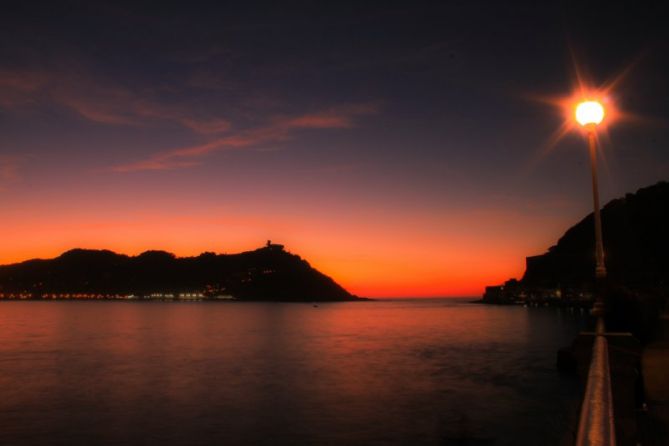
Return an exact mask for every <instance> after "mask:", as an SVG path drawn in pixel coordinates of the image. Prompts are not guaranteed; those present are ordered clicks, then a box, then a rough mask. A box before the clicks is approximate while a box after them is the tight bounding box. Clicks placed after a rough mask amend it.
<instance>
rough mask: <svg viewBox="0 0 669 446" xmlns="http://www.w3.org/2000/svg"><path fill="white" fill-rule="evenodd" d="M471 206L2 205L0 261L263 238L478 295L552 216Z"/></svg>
mask: <svg viewBox="0 0 669 446" xmlns="http://www.w3.org/2000/svg"><path fill="white" fill-rule="evenodd" d="M72 212H73V213H74V211H72ZM481 212H482V211H476V213H475V214H465V215H455V214H449V215H448V219H447V218H446V217H443V216H439V215H437V217H438V218H439V219H441V220H442V222H443V224H442V223H436V224H435V222H431V221H430V219H431V218H434V217H435V215H434V214H431V213H429V212H427V211H426V212H424V213H421V214H414V215H407V216H405V217H398V218H397V219H396V220H397V221H395V222H393V223H392V224H388V225H387V226H385V227H378V226H376V225H374V223H373V220H372V222H371V223H364V224H361V223H360V222H359V221H351V220H345V219H343V218H342V217H339V218H338V219H337V217H332V218H330V219H328V222H327V223H324V222H322V221H320V222H317V221H316V220H313V221H310V220H309V219H305V218H303V217H302V218H298V217H295V216H293V215H281V216H277V217H276V218H274V219H272V220H271V221H268V220H267V218H265V217H263V216H253V215H247V216H246V217H243V218H240V217H238V216H233V214H226V213H222V214H219V215H214V214H212V213H204V214H202V213H193V214H192V215H189V216H181V217H175V216H174V215H170V214H162V213H153V214H141V213H139V212H138V211H136V212H133V213H130V214H131V215H128V216H126V217H109V216H95V213H94V212H93V213H91V212H88V213H87V212H83V211H82V212H77V213H76V214H73V213H70V214H68V215H67V216H65V215H54V216H53V217H51V218H50V222H49V225H45V224H44V222H43V220H40V219H23V218H21V217H16V216H11V215H9V216H7V217H6V218H5V220H4V221H3V222H2V223H0V230H2V231H3V233H4V234H5V235H6V240H7V241H6V243H5V245H4V247H3V252H2V254H0V263H3V264H6V263H14V262H20V261H25V260H28V259H32V258H53V257H56V256H58V255H60V254H61V253H63V252H64V251H66V250H69V249H72V248H87V249H109V250H112V251H114V252H117V253H120V254H127V255H137V254H139V253H141V252H143V251H146V250H150V249H162V250H166V251H169V252H172V253H174V254H176V255H177V256H196V255H198V254H200V253H202V252H204V251H214V252H218V253H228V254H232V253H237V252H243V251H248V250H253V249H256V248H259V247H261V246H262V245H263V243H264V241H265V240H266V239H268V238H270V239H272V240H274V241H275V242H277V243H283V244H285V245H286V249H287V250H288V251H290V252H292V253H295V254H298V255H300V256H301V257H302V258H304V259H305V260H307V261H308V262H309V263H310V264H311V265H312V266H313V267H315V268H317V269H318V270H320V271H321V272H323V273H324V274H326V275H328V276H330V277H332V278H333V279H334V280H335V281H336V282H337V283H339V284H341V285H342V286H343V287H344V288H346V289H347V290H348V291H350V292H351V293H353V294H356V295H359V296H362V297H437V296H446V297H450V296H480V295H481V294H482V293H483V290H484V288H485V286H487V285H494V284H498V283H502V282H503V281H505V280H507V279H509V278H511V277H520V276H521V275H522V274H523V271H524V267H525V264H524V258H525V256H526V255H532V254H539V253H541V252H543V251H544V249H545V247H546V246H548V245H549V243H550V237H547V235H546V234H545V228H546V227H555V226H556V223H555V222H554V221H553V220H554V219H553V217H552V216H549V215H541V213H538V215H531V216H528V217H527V218H523V220H525V222H524V223H521V224H520V226H521V227H519V223H518V218H519V216H518V215H516V214H509V213H508V211H507V213H506V214H505V213H503V212H502V211H498V210H491V211H489V212H486V213H481ZM19 220H22V221H21V223H19V222H18V221H19ZM488 222H494V224H488ZM410 227H413V228H415V230H414V231H412V234H411V237H410V238H401V237H398V236H397V234H400V233H401V231H402V229H406V228H410ZM542 228H544V230H542ZM528 234H531V236H529V237H528ZM533 239H534V241H531V240H533Z"/></svg>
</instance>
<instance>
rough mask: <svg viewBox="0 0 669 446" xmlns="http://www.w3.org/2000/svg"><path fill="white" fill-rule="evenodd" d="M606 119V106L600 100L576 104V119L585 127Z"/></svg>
mask: <svg viewBox="0 0 669 446" xmlns="http://www.w3.org/2000/svg"><path fill="white" fill-rule="evenodd" d="M603 119H604V107H603V106H602V104H601V103H600V102H598V101H583V102H581V103H580V104H578V105H577V106H576V121H577V122H578V123H579V124H581V125H582V126H583V127H586V126H596V125H597V124H599V123H601V122H602V120H603Z"/></svg>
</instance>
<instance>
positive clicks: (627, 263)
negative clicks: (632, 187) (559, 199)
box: [520, 182, 669, 291]
mask: <svg viewBox="0 0 669 446" xmlns="http://www.w3.org/2000/svg"><path fill="white" fill-rule="evenodd" d="M601 215H602V228H603V242H604V251H605V256H606V257H605V263H606V268H607V271H608V277H609V279H610V280H611V281H612V282H613V283H615V284H617V285H620V286H624V287H626V288H629V289H632V290H643V291H657V290H662V291H666V290H667V286H668V285H669V256H667V253H668V252H669V232H668V230H669V183H667V182H660V183H657V184H655V185H653V186H650V187H646V188H643V189H639V190H638V191H637V192H636V193H633V194H627V195H626V196H625V197H623V198H619V199H616V200H612V201H610V202H609V203H608V204H606V206H604V208H603V209H602V212H601ZM593 225H594V223H593V215H592V214H590V215H588V216H587V217H585V218H584V219H583V220H581V221H580V222H579V223H578V224H576V225H575V226H573V227H572V228H570V229H569V230H568V231H567V232H566V233H565V234H564V235H563V236H562V237H561V238H560V239H559V240H558V242H557V244H556V245H555V246H552V247H550V248H549V249H548V252H547V253H545V254H543V255H540V256H534V257H528V258H527V268H526V270H525V274H524V275H523V278H522V279H521V280H520V284H521V285H522V286H524V287H525V288H537V287H572V288H580V289H583V288H588V287H590V286H591V285H592V282H593V280H594V269H595V254H594V249H595V248H594V247H595V242H594V227H593Z"/></svg>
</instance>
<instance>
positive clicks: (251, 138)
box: [0, 68, 377, 172]
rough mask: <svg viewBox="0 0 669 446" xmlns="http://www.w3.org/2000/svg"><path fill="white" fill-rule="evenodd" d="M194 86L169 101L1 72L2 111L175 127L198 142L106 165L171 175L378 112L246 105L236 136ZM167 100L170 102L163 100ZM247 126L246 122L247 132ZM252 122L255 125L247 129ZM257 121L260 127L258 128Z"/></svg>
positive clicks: (368, 107) (104, 84) (67, 76)
mask: <svg viewBox="0 0 669 446" xmlns="http://www.w3.org/2000/svg"><path fill="white" fill-rule="evenodd" d="M189 88H194V87H193V86H190V85H188V83H186V84H185V85H182V86H181V87H174V89H176V90H178V91H177V93H176V94H174V93H175V92H174V91H172V90H170V91H169V92H168V93H169V94H167V95H162V94H160V93H161V92H162V90H159V91H158V93H157V92H156V91H152V90H149V89H132V88H130V87H128V86H125V85H120V84H117V83H114V82H112V81H110V80H109V79H104V78H100V77H96V76H93V75H92V74H90V73H89V72H87V71H86V70H85V69H83V68H81V69H77V70H69V71H67V72H63V71H58V70H56V69H54V70H52V71H49V72H48V73H47V72H46V71H31V70H27V69H23V70H22V69H13V70H9V69H5V70H0V107H2V108H5V109H11V108H13V107H16V106H18V105H23V104H39V103H46V102H48V103H52V104H53V103H55V104H58V105H60V106H61V107H64V108H66V109H68V110H71V111H72V112H74V113H76V114H77V115H79V116H80V117H81V118H83V119H85V120H87V121H91V122H95V123H99V124H105V125H114V126H133V127H144V126H150V125H155V124H161V125H164V124H165V123H172V124H177V125H179V126H181V127H183V128H186V129H188V130H190V131H191V132H193V133H194V134H195V135H198V137H200V138H204V139H205V141H204V142H202V143H200V144H195V145H192V146H186V147H181V148H177V149H173V150H167V151H163V152H158V153H156V154H154V155H152V156H149V157H148V158H145V159H141V160H138V161H135V162H131V163H127V164H121V165H117V166H114V167H112V170H113V171H116V172H132V171H147V170H171V169H181V168H187V167H193V166H196V165H198V164H200V163H201V162H202V158H203V157H205V156H206V155H208V154H210V153H212V152H217V151H221V150H230V149H242V148H247V147H251V146H256V145H260V144H267V143H274V142H280V141H285V140H288V139H291V138H293V137H294V136H295V133H297V132H299V131H301V130H309V129H312V130H314V129H316V130H317V129H346V128H351V127H353V126H354V125H355V123H356V121H357V120H358V118H359V117H361V116H363V115H369V114H372V113H376V111H377V106H376V105H375V104H369V103H364V104H348V105H338V106H334V107H330V108H326V109H323V110H319V111H316V112H309V113H291V114H288V113H286V114H276V110H278V109H289V107H287V106H286V104H273V107H272V109H273V110H274V112H271V111H268V110H266V109H265V108H264V107H252V108H253V109H254V110H255V112H253V113H251V114H249V113H244V115H243V116H241V117H237V118H239V119H241V120H242V121H245V122H246V123H247V124H246V125H245V126H244V128H243V129H241V130H235V126H234V125H233V122H232V120H231V119H229V118H228V117H227V116H221V115H220V114H219V113H220V111H219V110H212V109H211V107H210V108H209V109H207V107H199V106H197V104H196V103H194V102H192V101H193V100H192V99H191V97H190V96H189V95H187V94H185V93H188V91H189V90H188V89H189ZM165 97H168V98H170V99H165ZM249 122H250V123H252V124H251V127H248V125H249ZM253 123H254V124H253ZM258 123H259V124H258Z"/></svg>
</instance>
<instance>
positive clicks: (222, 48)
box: [0, 1, 669, 297]
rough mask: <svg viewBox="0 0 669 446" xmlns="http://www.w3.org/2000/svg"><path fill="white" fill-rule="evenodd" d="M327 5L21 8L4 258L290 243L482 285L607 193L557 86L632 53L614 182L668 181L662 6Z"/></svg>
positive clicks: (7, 57)
mask: <svg viewBox="0 0 669 446" xmlns="http://www.w3.org/2000/svg"><path fill="white" fill-rule="evenodd" d="M324 3H325V2H273V3H268V5H269V6H268V5H262V4H260V3H255V2H245V1H244V2H241V1H240V2H219V3H218V4H217V6H205V5H204V4H202V5H197V2H182V3H181V5H182V6H181V7H172V6H167V5H164V4H160V6H159V7H158V6H149V5H144V4H142V3H141V2H132V3H128V4H127V5H126V6H118V4H119V2H111V1H109V2H96V3H95V4H94V2H88V1H63V2H43V3H40V2H30V1H26V2H14V4H13V5H11V6H7V5H3V12H2V16H1V17H0V203H1V207H0V209H1V210H2V214H1V215H2V218H1V219H0V234H1V235H2V241H1V243H0V263H9V262H16V261H22V260H26V259H30V258H34V257H42V258H48V257H54V256H56V255H58V254H60V253H61V252H63V251H65V250H67V249H71V248H74V247H82V248H105V249H111V250H113V251H117V252H120V253H125V254H138V253H140V252H142V251H144V250H147V249H164V250H167V251H171V252H174V253H175V254H177V255H180V256H182V255H183V256H185V255H197V254H199V253H200V252H202V251H216V252H221V253H223V252H226V253H234V252H239V251H244V250H250V249H254V248H256V247H259V246H261V245H262V244H264V243H265V241H266V240H267V239H272V240H273V241H275V242H277V243H283V244H285V245H286V247H287V249H288V250H290V251H291V252H294V253H297V254H299V255H301V256H302V257H304V258H306V259H307V260H308V261H309V262H310V263H311V264H312V265H313V266H315V267H316V268H318V269H320V270H321V271H323V272H324V273H326V274H328V275H330V276H332V277H333V278H334V279H335V280H337V281H338V282H339V283H341V284H342V285H343V286H344V287H346V288H347V289H348V290H350V291H351V292H353V293H356V294H359V295H362V296H370V297H380V296H389V297H399V296H415V297H419V296H463V295H466V296H469V295H477V294H480V293H481V292H482V291H483V287H484V286H485V285H489V284H495V283H499V282H502V281H503V280H506V279H507V278H509V277H514V276H515V277H519V276H521V275H522V273H523V270H524V262H525V256H527V255H535V254H540V253H542V252H544V251H545V250H546V248H548V247H549V246H550V245H551V244H553V243H554V242H555V241H556V240H557V239H558V237H559V236H560V235H562V233H563V232H564V231H565V230H566V229H567V228H568V227H569V226H571V225H572V224H574V223H576V222H577V221H578V220H580V219H581V218H582V217H583V216H585V215H586V214H587V213H588V212H589V211H590V210H591V206H592V202H591V195H590V177H589V175H590V172H589V168H588V158H587V151H586V149H585V143H584V141H583V139H582V137H581V136H580V135H578V134H573V135H567V136H566V137H565V138H563V139H561V140H560V141H559V142H557V143H556V144H551V138H552V136H553V135H554V134H555V132H556V131H558V130H559V128H560V126H561V125H562V124H563V121H564V119H565V117H564V115H563V111H562V110H561V109H559V108H558V107H554V106H552V105H550V104H549V103H548V102H549V101H547V100H544V99H545V98H559V97H567V96H570V95H571V94H572V92H573V91H574V88H575V84H576V82H575V75H574V61H576V63H577V65H578V66H579V67H580V68H581V69H582V70H583V73H584V74H585V75H586V77H587V79H589V80H590V82H592V85H594V86H597V85H601V84H604V83H606V82H608V81H610V80H612V79H614V78H615V77H616V76H617V75H618V74H620V73H622V72H624V71H625V70H626V69H628V68H629V70H628V71H627V73H626V75H625V77H624V79H623V80H622V81H621V82H619V83H618V84H616V87H615V89H614V90H613V91H612V93H611V99H612V100H613V101H615V103H616V105H617V107H618V108H619V109H620V110H623V111H625V113H626V114H628V115H629V116H630V117H633V119H628V120H627V121H625V122H622V121H621V122H620V123H619V125H616V126H611V128H610V129H609V132H608V137H607V138H605V139H603V152H604V154H605V158H606V159H605V160H602V161H603V163H602V173H601V192H602V201H603V202H606V201H608V200H610V199H612V198H615V197H618V196H621V195H624V194H625V193H626V192H632V191H635V190H636V189H638V188H639V187H642V186H647V185H650V184H653V183H655V182H657V181H660V180H669V82H668V79H669V63H668V60H667V59H668V58H669V56H668V54H669V44H668V41H669V39H668V33H667V30H666V28H667V26H666V16H664V15H662V13H661V11H660V9H659V8H660V7H659V6H657V7H656V6H653V3H651V2H648V3H646V2H643V1H641V2H640V1H635V2H621V3H616V6H610V5H609V3H611V2H597V3H593V2H590V3H587V4H586V3H583V2H577V1H574V2H551V1H546V2H527V3H514V2H492V1H490V2H487V1H486V2H484V1H462V2H460V1H458V2H446V1H443V2H422V1H411V2H408V1H407V2H393V1H385V2H361V1H359V2H345V1H337V2H329V3H330V4H329V6H327V5H324ZM657 3H659V2H657Z"/></svg>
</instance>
